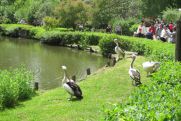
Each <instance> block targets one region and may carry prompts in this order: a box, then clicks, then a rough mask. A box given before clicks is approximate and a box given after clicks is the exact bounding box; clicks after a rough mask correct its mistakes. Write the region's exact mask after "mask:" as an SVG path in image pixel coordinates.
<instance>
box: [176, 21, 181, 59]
mask: <svg viewBox="0 0 181 121" xmlns="http://www.w3.org/2000/svg"><path fill="white" fill-rule="evenodd" d="M176 30H177V32H176V34H177V35H176V45H175V46H176V47H175V60H176V61H181V18H180V20H179V21H177V28H176Z"/></svg>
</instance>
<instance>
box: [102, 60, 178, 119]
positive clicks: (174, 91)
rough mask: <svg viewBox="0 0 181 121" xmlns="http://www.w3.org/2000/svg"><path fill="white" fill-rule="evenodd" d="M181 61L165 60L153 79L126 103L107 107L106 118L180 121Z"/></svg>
mask: <svg viewBox="0 0 181 121" xmlns="http://www.w3.org/2000/svg"><path fill="white" fill-rule="evenodd" d="M180 82H181V63H174V62H166V63H163V64H162V65H161V68H160V70H159V71H158V72H157V73H155V74H154V76H153V78H152V79H151V82H150V83H149V84H147V85H142V86H140V87H139V88H137V89H136V90H135V91H134V92H133V93H132V94H131V96H130V97H129V99H128V101H127V102H126V103H120V104H117V105H114V106H112V109H106V110H105V112H106V120H109V121H115V120H125V121H140V120H142V121H146V120H154V121H156V120H158V121H166V120H170V121H180V120H181V117H180V116H181V110H180V107H181V98H180V97H181V83H180Z"/></svg>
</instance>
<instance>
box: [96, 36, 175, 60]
mask: <svg viewBox="0 0 181 121" xmlns="http://www.w3.org/2000/svg"><path fill="white" fill-rule="evenodd" d="M114 38H117V39H118V40H119V43H120V46H121V48H123V49H125V50H127V51H134V52H138V54H144V55H145V56H147V57H150V58H151V59H152V60H159V61H166V60H174V51H175V49H174V45H172V44H169V43H162V42H160V41H149V40H148V39H143V38H135V37H126V36H118V35H110V36H104V37H103V38H102V39H101V40H100V43H99V46H100V48H101V50H102V53H103V54H105V55H106V53H107V54H108V53H112V52H113V48H114V47H115V46H114V44H112V43H113V39H114Z"/></svg>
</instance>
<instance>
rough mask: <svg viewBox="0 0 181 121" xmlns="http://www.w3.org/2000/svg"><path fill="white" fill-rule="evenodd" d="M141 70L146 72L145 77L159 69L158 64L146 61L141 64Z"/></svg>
mask: <svg viewBox="0 0 181 121" xmlns="http://www.w3.org/2000/svg"><path fill="white" fill-rule="evenodd" d="M142 66H143V69H144V70H145V71H146V72H147V76H149V75H150V74H151V73H153V72H155V71H156V70H157V69H158V68H159V67H160V62H153V61H147V62H144V63H143V64H142Z"/></svg>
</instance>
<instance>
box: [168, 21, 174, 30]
mask: <svg viewBox="0 0 181 121" xmlns="http://www.w3.org/2000/svg"><path fill="white" fill-rule="evenodd" d="M168 28H169V30H170V32H173V23H172V22H171V23H170V24H169V27H168Z"/></svg>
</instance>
